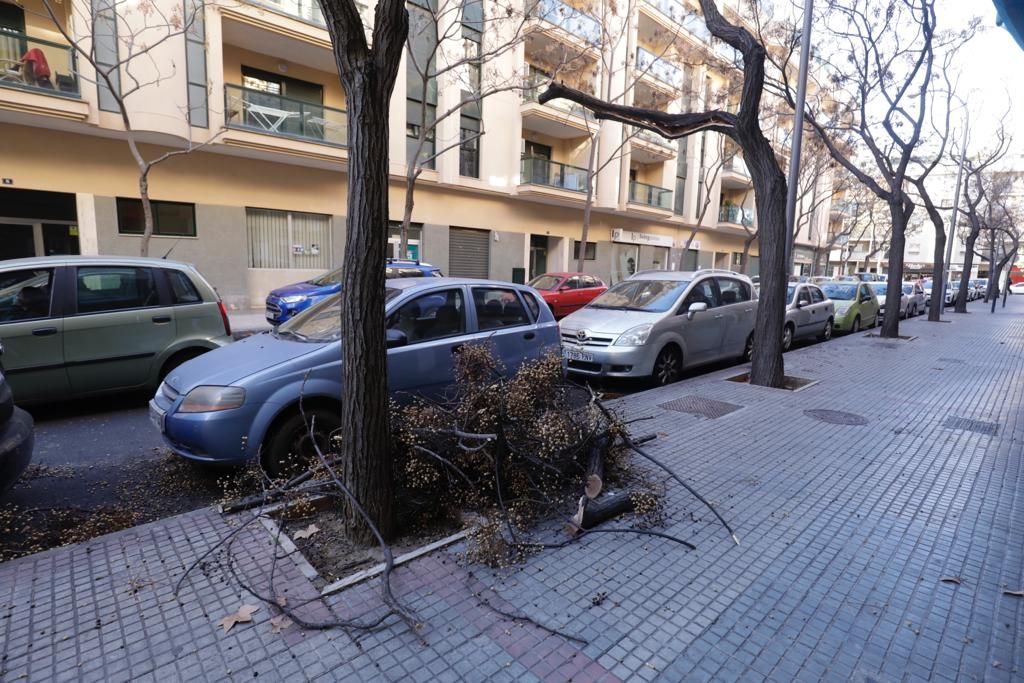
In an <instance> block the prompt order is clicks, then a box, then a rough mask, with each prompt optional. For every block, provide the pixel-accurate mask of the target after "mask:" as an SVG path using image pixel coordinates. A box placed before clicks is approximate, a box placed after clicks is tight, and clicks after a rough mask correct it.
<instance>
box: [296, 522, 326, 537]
mask: <svg viewBox="0 0 1024 683" xmlns="http://www.w3.org/2000/svg"><path fill="white" fill-rule="evenodd" d="M318 531H320V527H318V526H317V525H316V524H310V525H309V526H307V527H306V528H305V529H302V530H300V531H296V532H295V533H294V534H293V535H292V536H293V537H294V538H295V540H299V539H303V538H309V537H310V536H312V535H313V534H315V533H316V532H318Z"/></svg>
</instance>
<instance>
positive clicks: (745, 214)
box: [718, 206, 754, 227]
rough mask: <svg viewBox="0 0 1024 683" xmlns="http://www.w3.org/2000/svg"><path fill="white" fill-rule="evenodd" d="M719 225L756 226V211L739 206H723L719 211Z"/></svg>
mask: <svg viewBox="0 0 1024 683" xmlns="http://www.w3.org/2000/svg"><path fill="white" fill-rule="evenodd" d="M718 222H719V223H735V224H736V225H746V226H747V227H750V226H752V225H754V210H753V209H743V208H740V207H738V206H723V207H721V208H720V209H719V210H718Z"/></svg>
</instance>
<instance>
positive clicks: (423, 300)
mask: <svg viewBox="0 0 1024 683" xmlns="http://www.w3.org/2000/svg"><path fill="white" fill-rule="evenodd" d="M385 299H386V304H385V312H386V314H387V344H388V386H389V389H390V391H391V392H392V394H393V395H395V396H396V398H398V399H400V400H401V399H402V398H403V397H408V396H409V395H410V394H417V393H418V394H424V395H435V396H436V395H439V394H441V393H442V392H443V391H444V390H445V388H447V387H449V386H450V385H451V384H452V383H453V382H454V374H453V372H454V369H453V360H452V358H453V354H454V353H455V352H456V351H458V349H459V348H460V347H461V346H462V345H464V344H466V343H469V342H485V341H486V342H489V343H491V344H492V345H493V347H494V351H495V354H496V355H497V356H498V357H499V359H500V360H501V362H502V364H503V366H504V370H505V372H507V373H509V374H512V373H515V372H516V370H517V369H518V368H519V366H520V365H521V364H522V363H523V362H525V361H529V360H534V359H537V358H540V357H541V356H543V355H545V354H547V353H558V351H559V334H558V324H557V323H556V322H555V318H554V316H553V315H552V314H551V310H550V309H549V308H548V307H547V305H546V304H545V303H544V300H543V299H541V297H540V295H538V294H537V292H535V291H534V290H532V289H530V288H529V287H526V286H524V285H513V284H510V283H507V282H496V281H490V280H470V279H458V278H444V277H443V278H409V279H397V280H389V281H388V284H387V289H386V296H385ZM340 301H341V297H340V295H335V296H333V297H330V298H328V299H326V300H324V301H322V302H320V303H319V304H316V305H315V306H313V307H312V308H310V309H309V310H307V311H305V312H304V313H302V314H300V315H299V316H297V317H295V318H293V319H292V320H290V321H288V322H287V323H285V324H283V325H281V326H280V327H279V328H277V329H276V330H274V331H272V332H265V333H263V334H259V335H255V336H252V337H248V338H246V339H243V340H242V341H239V342H235V343H234V344H230V345H228V346H225V347H223V348H221V349H217V350H216V351H211V352H209V353H205V354H203V355H202V356H199V357H198V358H195V359H193V360H190V361H188V362H187V363H184V364H183V365H181V366H179V367H178V368H177V369H175V370H173V371H172V372H171V373H170V374H169V375H168V376H167V378H166V379H165V380H164V382H163V384H161V385H160V388H159V389H158V390H157V393H156V396H155V397H154V398H153V400H151V401H150V403H149V408H150V417H151V418H152V420H153V422H154V423H155V424H156V426H157V428H158V429H159V430H160V431H161V433H162V434H163V437H164V440H165V441H166V442H167V444H168V446H170V448H171V449H172V450H173V451H174V452H175V453H177V454H178V455H181V456H183V457H185V458H189V459H191V460H196V461H201V462H208V463H223V464H241V463H244V462H247V461H250V460H252V459H253V458H256V457H257V454H259V456H260V457H261V459H262V464H263V466H264V467H265V468H266V470H267V471H268V472H270V473H272V474H275V475H277V474H281V473H283V472H284V471H285V470H286V463H288V462H289V461H290V460H293V459H305V458H309V457H313V456H314V455H315V448H314V442H313V441H311V439H312V438H315V439H317V442H318V443H319V444H320V445H321V446H324V445H326V443H327V436H328V435H329V434H330V433H331V432H333V431H334V430H335V429H337V428H338V425H339V418H338V414H339V408H340V401H339V397H340V396H341V395H342V394H343V392H344V387H342V384H341V362H342V360H341V343H340V341H339V340H340V334H341V323H340ZM300 392H301V393H302V396H303V398H302V400H303V407H304V409H305V412H306V416H307V418H315V422H314V424H315V427H316V433H315V435H314V436H313V437H311V436H310V434H309V429H308V427H307V425H306V424H305V422H304V421H303V417H302V415H301V414H300V412H299V394H300Z"/></svg>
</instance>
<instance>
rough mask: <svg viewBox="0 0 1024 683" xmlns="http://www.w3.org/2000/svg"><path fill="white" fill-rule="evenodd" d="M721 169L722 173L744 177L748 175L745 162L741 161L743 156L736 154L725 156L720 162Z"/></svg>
mask: <svg viewBox="0 0 1024 683" xmlns="http://www.w3.org/2000/svg"><path fill="white" fill-rule="evenodd" d="M722 171H723V172H724V173H735V174H737V175H741V176H743V177H744V178H749V177H750V171H748V170H747V164H746V163H745V162H744V161H743V158H742V157H741V156H740V155H738V154H732V155H731V156H728V157H726V159H725V161H724V162H723V163H722Z"/></svg>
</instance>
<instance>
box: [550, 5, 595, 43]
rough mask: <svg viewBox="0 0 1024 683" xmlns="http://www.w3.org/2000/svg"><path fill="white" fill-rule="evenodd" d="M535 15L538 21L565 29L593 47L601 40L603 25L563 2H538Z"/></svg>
mask: <svg viewBox="0 0 1024 683" xmlns="http://www.w3.org/2000/svg"><path fill="white" fill-rule="evenodd" d="M534 13H535V16H536V17H537V18H538V19H542V20H544V21H546V22H548V23H549V24H554V25H555V26H558V27H560V28H563V29H565V30H566V31H568V32H569V33H571V34H572V35H574V36H576V37H577V38H582V39H583V40H585V41H587V42H588V43H590V44H591V45H596V44H597V43H598V42H599V41H600V40H601V24H600V23H598V21H597V19H595V18H594V17H592V16H590V15H589V14H587V13H586V12H583V11H582V10H578V9H576V8H575V7H573V6H572V5H568V4H566V3H564V2H562V1H561V0H538V2H537V3H536V5H535V6H534Z"/></svg>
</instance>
